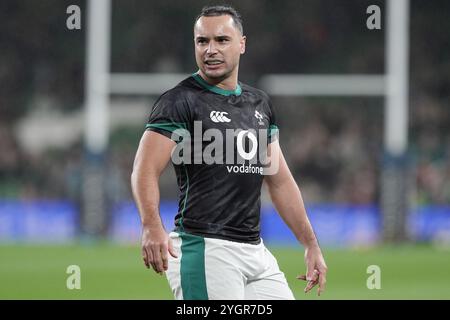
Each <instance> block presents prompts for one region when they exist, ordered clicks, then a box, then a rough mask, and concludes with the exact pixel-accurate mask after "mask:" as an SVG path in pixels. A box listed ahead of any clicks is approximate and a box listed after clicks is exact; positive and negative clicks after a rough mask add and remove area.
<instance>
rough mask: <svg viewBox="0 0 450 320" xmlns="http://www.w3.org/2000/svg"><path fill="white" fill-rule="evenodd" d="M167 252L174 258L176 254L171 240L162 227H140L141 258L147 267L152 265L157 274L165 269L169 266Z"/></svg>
mask: <svg viewBox="0 0 450 320" xmlns="http://www.w3.org/2000/svg"><path fill="white" fill-rule="evenodd" d="M168 253H170V255H171V256H172V257H174V258H177V254H176V253H175V250H174V249H173V246H172V240H171V239H170V237H169V236H168V234H167V232H166V231H165V230H164V229H163V228H162V227H154V228H150V227H144V228H143V229H142V258H143V259H144V264H145V266H146V267H147V268H150V265H151V266H152V268H153V270H155V272H157V273H159V274H161V275H162V274H163V272H164V271H167V268H168V266H169V259H168Z"/></svg>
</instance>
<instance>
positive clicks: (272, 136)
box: [267, 96, 279, 143]
mask: <svg viewBox="0 0 450 320" xmlns="http://www.w3.org/2000/svg"><path fill="white" fill-rule="evenodd" d="M267 104H268V106H269V109H270V110H269V115H270V116H269V129H268V132H267V135H268V140H267V141H268V143H272V142H274V141H276V140H278V138H279V132H278V131H279V129H278V123H277V118H276V114H275V108H274V106H273V105H272V101H271V99H270V98H269V97H268V96H267Z"/></svg>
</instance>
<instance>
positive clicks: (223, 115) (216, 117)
mask: <svg viewBox="0 0 450 320" xmlns="http://www.w3.org/2000/svg"><path fill="white" fill-rule="evenodd" d="M227 115H228V113H227V112H224V111H211V113H210V114H209V117H210V118H211V120H212V121H213V122H216V123H217V122H230V121H231V119H230V118H227Z"/></svg>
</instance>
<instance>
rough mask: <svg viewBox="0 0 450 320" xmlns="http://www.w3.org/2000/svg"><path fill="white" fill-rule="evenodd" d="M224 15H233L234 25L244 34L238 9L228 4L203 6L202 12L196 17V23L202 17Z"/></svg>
mask: <svg viewBox="0 0 450 320" xmlns="http://www.w3.org/2000/svg"><path fill="white" fill-rule="evenodd" d="M223 15H229V16H231V18H233V22H234V26H235V27H236V28H238V30H239V31H240V32H241V34H244V28H243V27H242V18H241V15H240V14H239V13H238V12H237V11H236V9H234V8H233V7H231V6H228V5H222V6H206V7H203V9H202V12H200V14H199V15H198V16H197V18H196V19H195V23H197V21H198V19H200V18H201V17H218V16H223Z"/></svg>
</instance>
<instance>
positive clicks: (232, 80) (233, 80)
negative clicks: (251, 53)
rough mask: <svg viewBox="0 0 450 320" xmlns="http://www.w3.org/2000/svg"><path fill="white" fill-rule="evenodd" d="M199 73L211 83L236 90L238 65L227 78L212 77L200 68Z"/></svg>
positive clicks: (221, 87) (225, 88)
mask: <svg viewBox="0 0 450 320" xmlns="http://www.w3.org/2000/svg"><path fill="white" fill-rule="evenodd" d="M198 74H199V75H200V76H201V77H202V78H203V79H204V80H205V81H206V82H208V83H209V84H211V85H214V86H216V87H219V88H220V89H224V90H235V89H236V87H237V84H238V70H237V67H236V69H235V70H233V72H232V73H231V74H230V75H228V76H227V77H226V78H217V79H214V78H210V77H208V76H207V75H205V74H204V73H203V72H202V70H199V72H198Z"/></svg>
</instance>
